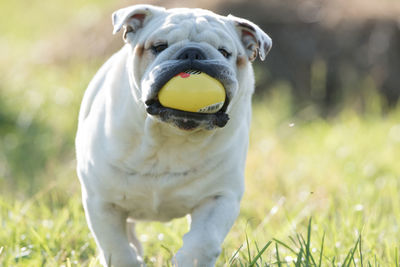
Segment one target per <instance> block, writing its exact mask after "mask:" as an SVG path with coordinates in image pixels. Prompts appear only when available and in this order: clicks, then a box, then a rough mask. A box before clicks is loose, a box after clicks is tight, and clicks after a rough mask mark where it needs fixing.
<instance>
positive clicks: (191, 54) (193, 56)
mask: <svg viewBox="0 0 400 267" xmlns="http://www.w3.org/2000/svg"><path fill="white" fill-rule="evenodd" d="M177 59H181V60H187V59H189V60H204V59H206V55H205V54H204V53H203V51H201V50H200V49H199V48H196V47H188V48H184V49H183V50H182V51H181V52H180V53H179V55H178V56H177Z"/></svg>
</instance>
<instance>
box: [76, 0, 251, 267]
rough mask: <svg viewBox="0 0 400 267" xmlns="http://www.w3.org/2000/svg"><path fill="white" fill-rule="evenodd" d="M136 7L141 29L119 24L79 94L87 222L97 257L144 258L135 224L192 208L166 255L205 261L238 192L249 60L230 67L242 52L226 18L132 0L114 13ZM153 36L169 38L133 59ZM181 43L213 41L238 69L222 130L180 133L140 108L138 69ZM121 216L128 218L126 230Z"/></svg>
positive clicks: (234, 210) (230, 218) (135, 261)
mask: <svg viewBox="0 0 400 267" xmlns="http://www.w3.org/2000/svg"><path fill="white" fill-rule="evenodd" d="M141 10H145V11H146V20H145V21H139V22H136V23H131V24H132V25H136V26H137V25H141V23H142V24H143V25H142V27H143V28H141V29H135V32H132V33H129V32H127V35H126V42H127V44H126V45H125V46H124V47H123V48H122V49H121V50H120V51H119V52H117V53H116V54H115V55H113V56H112V57H111V58H110V59H109V60H108V61H107V62H106V63H105V64H104V65H103V67H102V68H101V69H100V70H99V71H98V73H97V74H96V75H95V77H94V78H93V80H92V81H91V83H90V84H89V87H88V89H87V91H86V93H85V96H84V99H83V101H82V106H81V111H80V114H79V126H78V132H77V137H76V151H77V161H78V167H77V171H78V176H79V178H80V181H81V185H82V196H83V205H84V208H85V212H86V216H87V221H88V224H89V227H90V229H91V231H92V233H93V234H94V236H95V239H96V242H97V244H98V246H99V248H100V251H101V258H102V262H103V264H104V265H107V266H108V264H111V265H112V266H115V267H119V266H142V265H144V263H143V261H142V259H141V253H142V248H141V246H140V242H139V241H138V240H137V238H136V237H135V234H134V231H133V226H134V222H135V221H137V220H160V221H167V220H170V219H173V218H176V217H182V216H184V215H186V214H191V218H192V223H191V229H190V231H189V232H188V233H187V234H186V235H185V236H184V237H183V247H182V248H181V249H180V250H179V251H178V252H177V254H176V256H175V257H174V259H173V263H174V264H175V265H177V266H179V267H181V266H183V267H187V266H213V265H214V264H215V261H216V259H217V257H218V255H219V253H220V247H221V244H222V242H223V240H224V238H225V236H226V235H227V233H228V231H229V230H230V228H231V226H232V225H233V223H234V221H235V219H236V217H237V215H238V213H239V204H240V199H241V197H242V194H243V191H244V176H243V175H244V166H245V159H246V152H247V145H248V134H249V125H250V117H251V106H250V105H251V95H252V93H253V87H254V78H253V71H252V67H251V64H250V63H249V62H246V64H244V65H243V66H241V67H237V66H236V56H238V55H239V54H241V55H245V54H246V51H245V48H244V47H243V45H242V43H241V41H240V36H239V35H240V33H238V32H237V30H236V27H235V25H234V21H232V20H231V19H229V18H225V17H220V16H218V15H215V14H213V13H211V12H208V11H202V10H197V11H194V14H196V15H195V16H187V15H186V14H187V13H188V12H191V13H190V14H193V12H192V11H188V10H182V9H175V10H162V9H159V8H157V9H155V8H153V7H152V6H135V7H134V8H132V7H131V10H124V11H123V12H122V13H121V12H120V14H124V15H123V16H124V17H122V18H121V17H118V14H117V13H116V14H115V15H114V19H115V21H117V22H118V25H117V27H119V28H121V27H122V26H121V25H123V23H125V24H127V23H128V22H127V21H126V19H127V18H126V17H125V16H129V15H131V14H132V12H133V13H134V12H136V13H138V12H139V13H140V12H141ZM115 16H117V17H115ZM204 16H207V20H208V21H209V22H208V23H207V22H206V21H205V20H204ZM196 25H197V26H196ZM210 25H213V29H210ZM136 26H135V27H136ZM163 27H164V28H165V30H163V29H162V28H163ZM196 27H197V29H196V31H197V33H193V30H194V28H196ZM167 28H168V29H167ZM118 30H119V29H116V31H118ZM157 31H158V33H157ZM154 38H159V39H164V40H168V43H169V44H170V47H171V48H170V51H169V52H168V51H165V54H160V55H159V57H157V58H156V59H154V58H151V56H149V55H148V54H145V55H144V56H143V57H144V58H142V59H141V61H138V60H139V59H138V58H137V55H136V53H135V48H136V47H137V45H138V44H144V45H145V48H146V45H147V46H148V44H149V43H151V41H153V39H154ZM188 42H190V43H201V42H205V43H206V46H204V48H205V49H206V50H207V52H209V53H210V54H211V55H214V54H215V53H218V52H217V47H216V46H217V45H219V43H221V42H223V43H224V44H225V45H226V46H227V48H228V49H230V50H231V51H232V54H233V55H232V58H233V59H232V60H230V61H228V60H227V64H231V65H232V67H233V68H234V69H235V70H236V78H237V80H238V84H239V87H238V91H237V92H236V93H235V94H234V95H233V98H232V101H231V104H230V105H229V108H228V114H229V116H230V120H229V121H228V124H227V125H226V126H225V127H223V128H220V129H215V130H211V131H210V130H203V129H197V130H192V131H184V130H181V129H178V128H176V127H174V126H172V125H170V124H167V123H164V122H161V121H160V120H158V119H157V118H155V117H154V116H150V115H148V114H147V113H146V110H145V105H144V103H143V95H145V94H146V92H143V90H144V89H143V88H141V87H142V79H143V77H144V76H145V75H146V73H147V72H148V71H149V70H150V69H151V68H152V67H153V66H154V65H155V64H156V63H157V62H160V61H163V60H164V59H163V57H168V56H169V55H168V53H169V54H171V53H173V52H174V51H176V50H174V48H173V45H176V49H179V48H180V47H182V46H184V45H185V44H186V43H188ZM214 47H215V48H214ZM213 53H214V54H213ZM128 218H132V219H133V221H132V220H130V221H129V223H128V226H129V227H128V228H129V230H128V233H127V231H126V229H127V219H128Z"/></svg>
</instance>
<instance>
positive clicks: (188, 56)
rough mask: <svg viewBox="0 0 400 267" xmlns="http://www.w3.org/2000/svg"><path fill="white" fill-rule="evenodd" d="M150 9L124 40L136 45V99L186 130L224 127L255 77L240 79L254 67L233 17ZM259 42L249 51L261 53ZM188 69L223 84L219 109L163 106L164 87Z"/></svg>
mask: <svg viewBox="0 0 400 267" xmlns="http://www.w3.org/2000/svg"><path fill="white" fill-rule="evenodd" d="M147 11H148V12H147V13H146V12H142V13H137V12H136V13H133V15H131V16H130V18H129V19H130V22H131V23H130V24H129V23H126V24H125V25H124V27H125V33H124V38H125V41H126V42H127V43H129V44H130V45H131V46H132V54H131V59H130V60H131V61H130V62H129V64H130V63H132V65H130V66H128V67H131V69H130V75H131V77H130V78H131V84H132V87H133V88H132V89H133V90H134V92H133V93H134V95H135V96H136V98H137V100H138V101H142V102H143V103H144V104H145V106H146V110H147V113H148V114H149V116H154V117H155V118H157V119H159V120H161V121H163V122H166V123H171V124H173V125H174V126H176V127H178V128H181V129H184V130H192V129H196V128H203V129H214V128H216V127H224V126H225V124H226V123H227V122H228V119H229V117H228V114H227V113H229V110H230V109H231V108H232V105H234V103H235V101H236V100H238V99H236V98H239V97H240V95H243V94H245V93H246V92H239V91H243V90H250V91H251V90H253V89H252V87H253V85H252V83H253V80H252V78H250V79H248V80H249V82H250V84H249V85H248V86H242V84H241V83H240V82H241V80H242V79H240V78H239V79H238V77H240V73H241V72H243V73H244V72H246V73H248V68H251V65H250V64H249V57H248V51H246V48H245V47H244V46H243V37H241V36H239V35H238V32H237V29H236V28H235V26H234V23H233V21H232V19H229V18H227V17H222V16H219V15H216V14H214V13H212V12H209V11H206V10H201V9H171V10H163V11H159V10H157V11H154V10H151V13H149V12H150V11H149V10H147ZM250 27H252V26H250ZM251 29H252V30H254V28H251ZM251 38H252V39H256V38H254V37H253V36H252V37H251ZM254 41H256V40H254ZM251 44H252V43H251ZM260 45H261V43H260V42H258V44H257V47H253V48H250V47H249V48H248V49H253V50H256V51H258V50H257V49H258V47H259V46H260ZM187 70H197V71H201V72H203V73H205V74H207V75H209V76H211V77H213V78H215V79H217V80H218V81H220V82H221V84H222V85H223V87H224V89H225V94H226V97H225V103H224V104H223V106H222V108H221V109H220V110H219V111H217V112H216V113H196V112H188V111H182V110H177V109H172V108H167V107H164V106H162V105H161V104H160V101H159V98H158V95H159V92H160V90H161V88H162V87H163V86H164V85H165V84H166V83H167V82H168V81H169V80H170V79H171V78H173V77H175V76H176V75H178V74H179V73H181V72H184V71H187ZM239 87H244V88H240V89H239ZM247 93H250V94H251V92H247Z"/></svg>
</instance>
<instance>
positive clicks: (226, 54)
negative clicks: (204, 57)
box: [218, 48, 232, 58]
mask: <svg viewBox="0 0 400 267" xmlns="http://www.w3.org/2000/svg"><path fill="white" fill-rule="evenodd" d="M218 51H219V52H220V53H221V54H222V55H223V56H224V57H226V58H230V56H231V55H232V53H229V52H228V51H226V50H225V49H224V48H220V49H218Z"/></svg>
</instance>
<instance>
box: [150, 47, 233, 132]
mask: <svg viewBox="0 0 400 267" xmlns="http://www.w3.org/2000/svg"><path fill="white" fill-rule="evenodd" d="M172 58H173V59H171V60H167V61H164V62H162V63H160V64H159V65H157V66H155V67H154V68H153V69H152V70H151V72H150V73H149V75H148V78H147V79H145V80H144V82H143V87H144V89H145V92H146V93H147V95H146V96H144V99H145V104H146V106H147V109H146V110H147V113H148V114H150V115H153V116H157V117H159V118H160V119H161V120H162V121H163V122H168V123H172V124H173V125H175V126H177V127H178V128H180V129H184V130H193V129H195V128H204V129H207V130H212V129H214V128H217V127H224V126H225V125H226V124H227V122H228V120H229V116H228V114H227V113H226V111H227V107H228V105H229V102H230V100H231V99H232V95H233V92H235V91H236V90H237V87H238V83H237V80H236V77H235V71H234V70H233V69H232V68H231V67H230V66H229V65H228V64H226V62H225V61H223V60H216V59H207V57H206V54H205V53H204V52H203V51H202V50H201V48H198V47H196V46H189V47H185V48H182V49H180V50H179V51H178V52H177V53H176V54H175V56H173V57H172ZM187 70H198V71H201V72H204V73H206V74H208V75H209V76H211V77H213V78H215V79H217V80H219V81H220V82H221V83H222V85H223V86H224V88H225V92H226V100H225V103H224V105H223V106H222V108H221V109H220V110H219V111H218V112H216V113H212V114H207V113H196V112H188V111H182V110H176V109H172V108H168V107H164V106H162V105H161V103H160V101H159V100H158V93H159V91H160V90H161V88H162V87H163V86H164V85H165V84H166V83H167V82H168V81H169V80H170V79H172V78H173V77H174V76H176V75H178V74H179V73H181V72H184V71H187Z"/></svg>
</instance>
